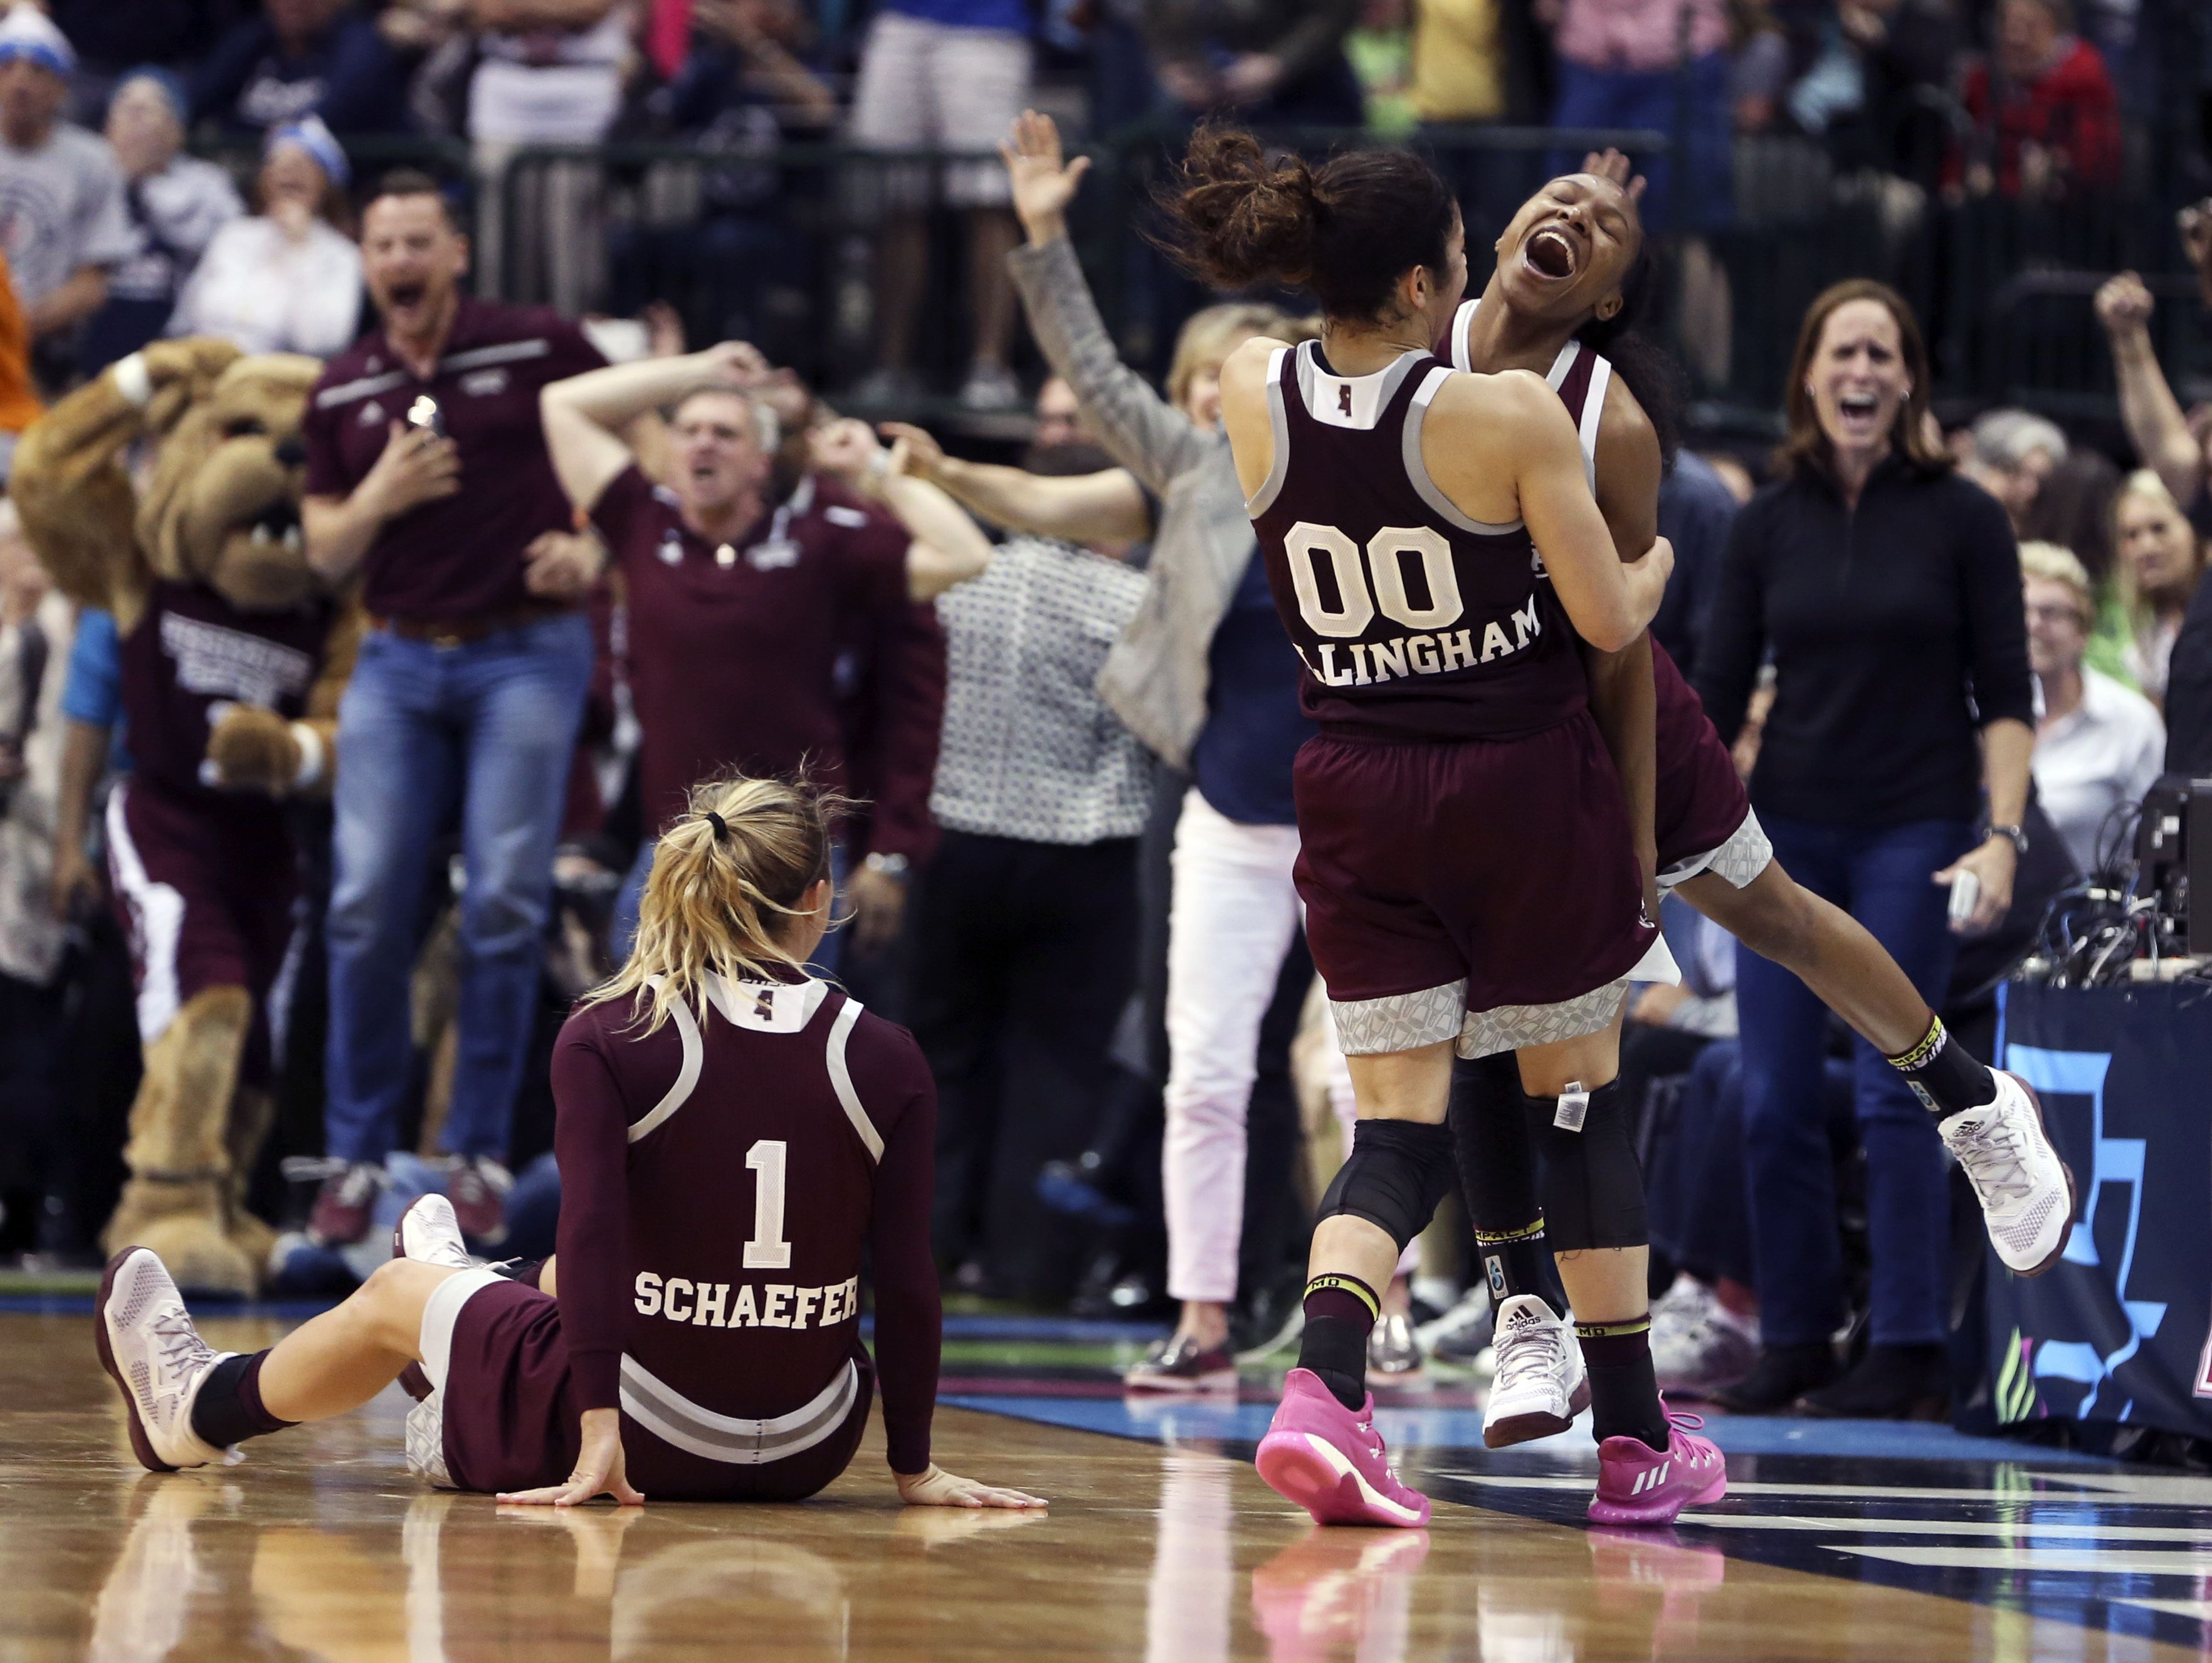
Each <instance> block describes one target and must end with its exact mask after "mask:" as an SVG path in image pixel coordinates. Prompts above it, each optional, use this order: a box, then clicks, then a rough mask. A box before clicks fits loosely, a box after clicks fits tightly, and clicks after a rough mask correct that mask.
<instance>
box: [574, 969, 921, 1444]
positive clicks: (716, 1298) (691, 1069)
mask: <svg viewBox="0 0 2212 1663" xmlns="http://www.w3.org/2000/svg"><path fill="white" fill-rule="evenodd" d="M576 1041H581V1042H582V1043H584V1044H586V1045H587V1046H589V1047H591V1048H592V1049H593V1050H595V1051H596V1052H597V1053H599V1058H600V1059H601V1060H602V1061H603V1062H604V1063H605V1065H606V1069H607V1071H608V1073H609V1074H610V1075H611V1076H612V1079H613V1083H614V1086H615V1087H616V1089H617V1090H618V1092H619V1094H620V1096H621V1097H622V1099H623V1102H624V1103H625V1105H626V1106H627V1108H628V1109H629V1112H630V1113H631V1114H634V1115H635V1118H634V1119H631V1120H629V1126H628V1128H627V1134H626V1135H627V1139H628V1174H627V1181H626V1183H624V1185H623V1187H624V1189H625V1191H626V1195H627V1205H626V1208H625V1211H626V1213H627V1219H628V1229H627V1235H628V1251H627V1254H626V1264H625V1265H624V1268H623V1283H622V1290H623V1294H624V1295H626V1296H627V1298H628V1303H629V1314H628V1318H627V1322H626V1330H625V1332H623V1338H622V1350H623V1356H622V1361H621V1382H620V1401H621V1405H622V1408H623V1413H624V1414H625V1415H626V1416H627V1417H629V1419H630V1420H631V1421H634V1422H635V1423H637V1424H638V1425H640V1426H641V1427H643V1428H645V1429H647V1431H649V1432H651V1433H653V1435H655V1436H656V1437H658V1438H659V1439H661V1440H662V1441H665V1442H666V1443H669V1444H671V1445H673V1446H674V1447H676V1448H678V1449H683V1450H686V1451H689V1452H690V1453H691V1454H696V1455H699V1456H702V1457H704V1458H705V1459H707V1460H714V1461H722V1462H738V1463H751V1462H759V1461H768V1460H778V1459H781V1458H782V1457H784V1456H786V1455H789V1454H797V1453H799V1452H800V1451H801V1450H804V1449H805V1448H809V1447H811V1443H813V1442H816V1441H819V1440H820V1439H821V1438H822V1437H823V1436H826V1435H829V1433H831V1432H833V1431H835V1430H836V1428H837V1427H838V1426H839V1425H840V1424H841V1423H842V1421H843V1419H844V1417H845V1416H846V1414H847V1412H848V1411H849V1410H850V1409H851V1408H852V1407H853V1405H854V1399H855V1398H856V1396H857V1394H858V1393H859V1392H860V1390H861V1382H860V1375H859V1373H858V1370H857V1369H855V1367H854V1356H855V1355H856V1353H857V1351H858V1348H859V1338H858V1337H859V1319H860V1259H861V1253H862V1248H863V1247H864V1245H865V1244H866V1242H867V1241H868V1240H869V1232H870V1227H871V1221H872V1217H873V1215H874V1212H875V1209H876V1205H877V1197H876V1190H877V1186H878V1171H877V1162H878V1160H879V1159H880V1158H881V1157H882V1155H883V1151H884V1139H885V1138H887V1137H889V1136H890V1135H891V1134H892V1132H893V1129H894V1127H895V1126H896V1125H897V1124H898V1122H899V1121H900V1120H901V1119H902V1116H903V1115H905V1114H908V1112H909V1111H912V1110H914V1109H915V1105H916V1104H917V1103H918V1102H920V1101H921V1099H922V1098H923V1097H925V1096H927V1095H928V1094H929V1093H930V1092H931V1091H932V1090H933V1087H932V1086H931V1083H930V1080H929V1074H928V1071H927V1066H926V1065H924V1064H923V1063H922V1061H921V1053H920V1051H919V1049H918V1047H915V1043H914V1041H913V1040H912V1039H911V1038H910V1037H909V1036H908V1035H905V1034H904V1033H902V1032H901V1031H900V1030H899V1029H896V1028H893V1027H892V1026H891V1025H890V1023H885V1022H884V1021H883V1020H882V1019H881V1018H880V1017H874V1016H871V1015H869V1014H867V1013H866V1012H865V1011H862V1009H861V1007H860V1005H859V1004H856V1003H854V1001H853V1000H852V999H850V998H848V997H847V996H846V995H845V994H844V993H842V992H839V991H838V990H837V989H836V988H833V987H831V986H829V985H828V984H826V983H824V982H820V981H813V980H806V981H798V982H789V983H781V982H738V981H732V980H728V979H726V978H724V977H721V976H719V975H710V976H709V977H708V991H707V1009H706V1011H705V1013H704V1014H703V1016H702V1015H701V1014H700V1013H698V1012H696V1011H692V1010H690V1009H689V1008H687V1007H685V1006H684V1005H682V1004H678V1006H676V1007H675V1009H674V1010H673V1011H671V1015H670V1017H669V1020H668V1022H667V1023H665V1025H664V1026H663V1027H662V1028H660V1029H658V1030H656V1031H655V1032H654V1033H653V1034H652V1035H640V1034H639V1033H638V1031H637V1029H636V1026H635V1023H634V1021H633V1018H632V1017H631V1014H630V1011H629V1007H628V1005H627V1003H626V1002H616V1003H611V1004H601V1005H596V1006H592V1007H589V1008H587V1009H586V1010H585V1011H581V1012H580V1013H579V1014H578V1015H576V1016H575V1017H571V1018H570V1020H569V1023H568V1028H567V1029H566V1030H565V1031H564V1034H563V1040H562V1043H563V1047H567V1046H568V1045H570V1044H572V1043H574V1042H576ZM567 1079H568V1075H567V1074H566V1073H565V1071H556V1089H559V1088H561V1087H562V1085H563V1084H564V1083H565V1082H566V1081H567ZM560 1108H561V1113H562V1114H563V1115H567V1114H570V1113H571V1112H572V1108H574V1109H582V1108H586V1105H585V1104H583V1103H581V1102H576V1103H574V1104H573V1105H572V1103H571V1102H569V1101H567V1100H564V1101H562V1102H561V1105H560ZM567 1176H568V1174H565V1173H564V1174H563V1177H564V1180H566V1178H567ZM605 1176H606V1174H595V1175H594V1179H593V1180H586V1182H587V1183H588V1182H594V1181H598V1180H604V1178H605ZM616 1180H617V1181H618V1182H620V1181H623V1180H621V1178H620V1176H619V1175H616ZM563 1205H564V1211H565V1208H566V1205H567V1201H566V1199H565V1198H564V1204H563ZM922 1251H923V1254H924V1258H925V1259H926V1258H927V1249H926V1248H924V1249H923V1250H922ZM568 1284H569V1277H568V1273H567V1272H566V1268H565V1266H564V1269H563V1274H562V1298H563V1303H564V1309H565V1308H566V1304H567V1301H568V1295H569V1285H568ZM571 1327H572V1331H571V1332H570V1334H569V1338H570V1341H571V1343H572V1344H585V1343H586V1342H585V1341H584V1340H583V1339H582V1338H581V1336H580V1334H579V1333H578V1332H574V1325H571ZM887 1409H888V1405H887Z"/></svg>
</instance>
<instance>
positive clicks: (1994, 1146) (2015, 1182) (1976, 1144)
mask: <svg viewBox="0 0 2212 1663" xmlns="http://www.w3.org/2000/svg"><path fill="white" fill-rule="evenodd" d="M1950 1144H1951V1152H1952V1153H1953V1154H1954V1155H1955V1156H1958V1158H1959V1164H1960V1166H1962V1167H1964V1168H1966V1177H1967V1179H1968V1180H1969V1181H1971V1182H1972V1185H1973V1187H1974V1190H1975V1193H1977V1194H1978V1195H1979V1196H1980V1197H1981V1198H1982V1201H1983V1205H1988V1204H1989V1202H1990V1199H1992V1198H1994V1197H1996V1196H2002V1197H2004V1198H2005V1199H2008V1200H2012V1201H2024V1200H2026V1199H2027V1198H2028V1196H2029V1195H2031V1194H2032V1193H2033V1192H2034V1188H2035V1186H2034V1183H2033V1180H2031V1179H2030V1178H2029V1177H2028V1173H2027V1138H2026V1137H2025V1136H2024V1135H2023V1133H2022V1131H2021V1127H2020V1126H2018V1125H2017V1124H2015V1120H2014V1119H2013V1117H2012V1116H2011V1115H2009V1114H2005V1113H2003V1112H2002V1110H2000V1111H1999V1112H1998V1113H1996V1114H1990V1115H1987V1116H1981V1117H1977V1118H1974V1119H1970V1120H1968V1119H1963V1117H1962V1124H1960V1126H1959V1127H1958V1129H1957V1130H1956V1131H1955V1132H1953V1133H1952V1135H1951V1138H1950Z"/></svg>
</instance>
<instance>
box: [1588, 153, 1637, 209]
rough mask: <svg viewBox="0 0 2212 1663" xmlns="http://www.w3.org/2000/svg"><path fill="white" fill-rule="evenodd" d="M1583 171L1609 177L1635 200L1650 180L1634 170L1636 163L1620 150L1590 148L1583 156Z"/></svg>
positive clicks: (1604, 177) (1599, 176)
mask: <svg viewBox="0 0 2212 1663" xmlns="http://www.w3.org/2000/svg"><path fill="white" fill-rule="evenodd" d="M1583 172H1584V173H1595V174H1596V175H1597V177H1598V178H1600V179H1611V180H1612V181H1613V183H1614V184H1615V185H1619V186H1620V188H1621V189H1622V190H1623V191H1626V192H1627V195H1628V199H1629V201H1631V202H1635V201H1637V200H1638V198H1640V197H1642V196H1643V195H1644V186H1645V185H1649V184H1650V180H1649V179H1645V178H1644V175H1643V174H1641V173H1638V172H1637V171H1636V164H1635V163H1634V162H1632V161H1629V159H1628V157H1627V156H1626V155H1625V154H1624V153H1622V152H1621V151H1619V150H1615V149H1604V150H1592V151H1590V152H1589V153H1588V154H1587V155H1584V156H1583Z"/></svg>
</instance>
